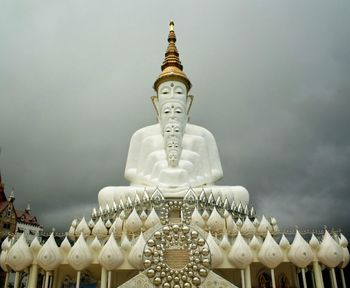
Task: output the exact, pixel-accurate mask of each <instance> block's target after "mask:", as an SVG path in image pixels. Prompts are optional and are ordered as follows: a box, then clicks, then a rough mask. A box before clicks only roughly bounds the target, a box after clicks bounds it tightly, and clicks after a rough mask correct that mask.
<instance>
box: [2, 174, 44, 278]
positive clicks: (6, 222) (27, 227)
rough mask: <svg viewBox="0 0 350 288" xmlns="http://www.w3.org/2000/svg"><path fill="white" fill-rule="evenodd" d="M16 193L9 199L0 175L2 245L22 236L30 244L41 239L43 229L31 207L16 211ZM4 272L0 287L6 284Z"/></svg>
mask: <svg viewBox="0 0 350 288" xmlns="http://www.w3.org/2000/svg"><path fill="white" fill-rule="evenodd" d="M14 202H15V193H14V191H13V190H12V191H11V193H10V196H9V197H6V194H5V184H4V182H3V181H2V177H1V173H0V239H1V243H2V242H3V241H4V240H5V239H6V238H7V237H10V238H12V239H13V240H14V241H15V240H16V239H18V238H19V237H20V236H21V235H22V234H25V235H26V239H27V241H28V242H31V241H32V240H34V238H37V239H38V240H40V239H41V237H40V232H42V231H43V227H42V226H41V225H40V224H39V222H38V219H37V218H36V217H35V216H34V215H32V213H31V209H30V205H29V204H28V206H27V208H26V209H25V210H24V211H22V210H18V209H15V206H14ZM4 279H5V277H4V272H3V271H0V285H2V284H4Z"/></svg>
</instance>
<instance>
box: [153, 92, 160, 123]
mask: <svg viewBox="0 0 350 288" xmlns="http://www.w3.org/2000/svg"><path fill="white" fill-rule="evenodd" d="M151 100H152V104H153V107H154V109H155V110H156V113H157V118H159V100H158V96H151Z"/></svg>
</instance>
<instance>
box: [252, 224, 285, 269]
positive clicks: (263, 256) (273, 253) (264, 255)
mask: <svg viewBox="0 0 350 288" xmlns="http://www.w3.org/2000/svg"><path fill="white" fill-rule="evenodd" d="M258 259H259V260H260V262H261V263H263V264H264V265H265V266H267V267H269V268H271V269H273V268H275V267H277V266H278V265H279V264H280V263H281V262H282V260H283V252H282V250H281V248H280V246H279V245H278V244H277V243H276V241H275V239H273V238H272V236H271V234H270V231H268V230H267V235H266V238H265V240H264V242H263V244H262V246H261V248H260V251H259V253H258Z"/></svg>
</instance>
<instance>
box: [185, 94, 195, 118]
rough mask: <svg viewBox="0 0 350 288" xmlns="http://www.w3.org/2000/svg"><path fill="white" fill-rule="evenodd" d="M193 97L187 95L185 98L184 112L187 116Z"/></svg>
mask: <svg viewBox="0 0 350 288" xmlns="http://www.w3.org/2000/svg"><path fill="white" fill-rule="evenodd" d="M193 98H194V97H193V95H187V98H186V112H187V115H189V114H190V109H191V106H192V102H193Z"/></svg>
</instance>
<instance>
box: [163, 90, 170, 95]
mask: <svg viewBox="0 0 350 288" xmlns="http://www.w3.org/2000/svg"><path fill="white" fill-rule="evenodd" d="M169 93H170V91H169V89H164V90H163V91H162V94H165V95H166V94H169Z"/></svg>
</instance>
